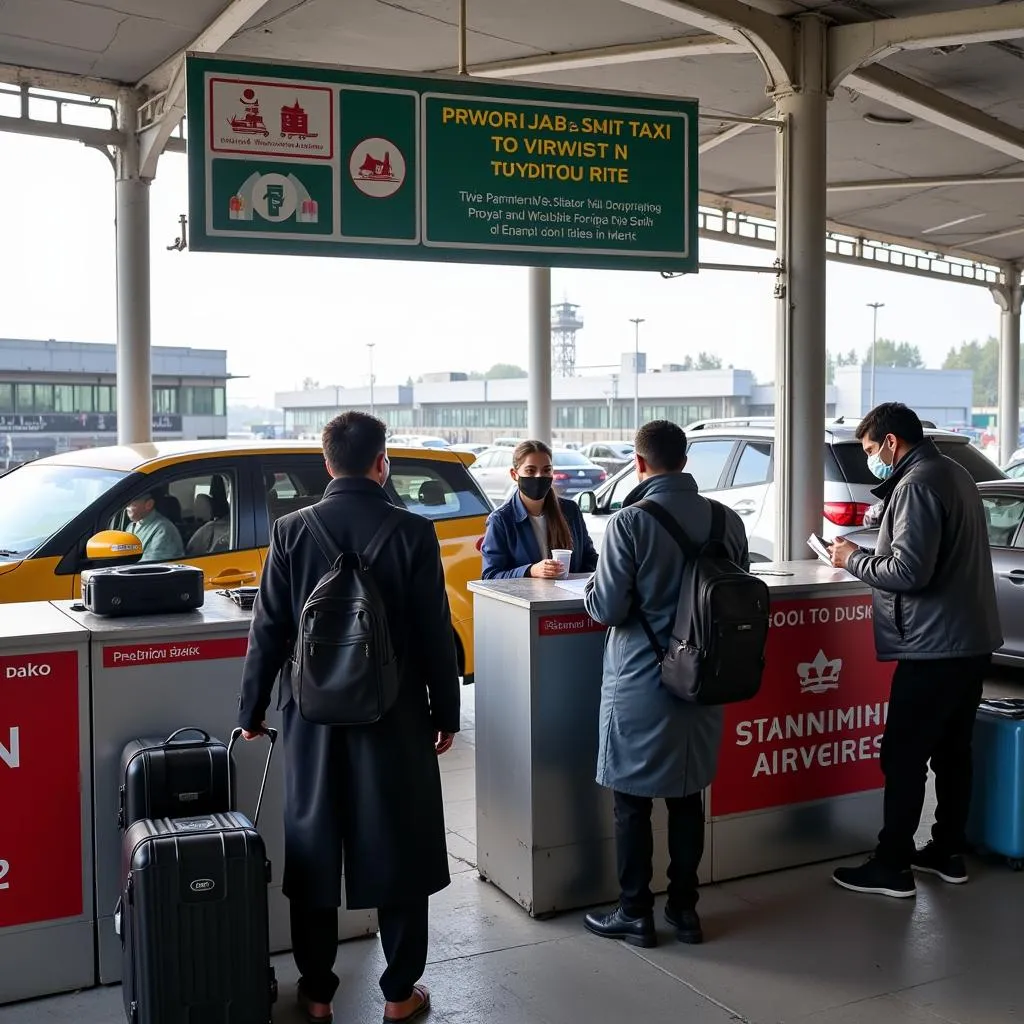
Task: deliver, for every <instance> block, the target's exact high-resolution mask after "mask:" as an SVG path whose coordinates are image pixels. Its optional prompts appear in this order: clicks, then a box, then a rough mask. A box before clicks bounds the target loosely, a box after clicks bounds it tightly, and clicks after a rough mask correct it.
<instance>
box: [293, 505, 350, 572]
mask: <svg viewBox="0 0 1024 1024" xmlns="http://www.w3.org/2000/svg"><path fill="white" fill-rule="evenodd" d="M299 515H300V516H301V517H302V521H303V522H304V523H305V524H306V529H307V530H309V532H310V533H311V534H312V535H313V540H315V541H316V546H317V547H318V548H319V549H320V551H321V553H322V554H323V556H324V558H326V559H327V561H328V562H329V563H330V564H331V565H334V563H335V562H337V561H338V559H339V558H341V548H339V547H338V543H337V541H336V540H335V539H334V538H333V537H332V536H331V535H330V533H328V532H327V527H326V526H324V521H323V520H322V519H321V518H320V513H319V512H317V510H316V506H315V505H307V506H306V507H305V508H303V509H300V510H299Z"/></svg>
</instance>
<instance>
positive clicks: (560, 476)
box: [554, 473, 569, 481]
mask: <svg viewBox="0 0 1024 1024" xmlns="http://www.w3.org/2000/svg"><path fill="white" fill-rule="evenodd" d="M554 478H555V479H556V480H559V481H563V480H568V479H569V474H568V473H556V474H555V477H554Z"/></svg>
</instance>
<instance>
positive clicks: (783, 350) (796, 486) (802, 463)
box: [775, 14, 828, 559]
mask: <svg viewBox="0 0 1024 1024" xmlns="http://www.w3.org/2000/svg"><path fill="white" fill-rule="evenodd" d="M797 21H798V31H797V34H796V43H797V53H796V71H797V76H796V77H797V79H798V81H797V82H795V83H794V84H792V85H788V86H782V87H780V88H779V89H778V90H777V91H776V93H775V103H776V111H777V116H778V117H779V119H780V120H782V121H784V122H785V126H784V127H783V128H782V129H781V130H780V131H779V137H778V144H777V149H776V157H777V159H776V206H777V213H776V224H777V225H778V254H779V258H780V260H781V261H782V266H783V269H784V271H785V290H784V294H783V295H782V296H781V301H780V302H779V311H778V312H779V319H778V324H777V331H776V354H775V359H776V377H775V490H776V513H775V514H776V523H775V540H776V546H775V557H776V558H777V559H790V558H793V559H799V558H811V557H814V556H813V554H812V553H811V551H810V550H809V548H808V547H807V543H806V542H807V537H808V536H809V535H810V534H811V533H812V532H815V533H818V532H820V530H821V521H822V505H823V495H824V490H825V482H824V480H825V465H824V444H823V438H824V428H825V360H826V349H825V199H826V190H825V184H826V181H825V152H826V117H827V103H828V96H827V93H826V88H825V87H826V58H827V46H826V26H825V22H824V20H823V19H822V18H820V17H819V16H818V15H813V14H811V15H805V16H802V17H800V18H799V19H797Z"/></svg>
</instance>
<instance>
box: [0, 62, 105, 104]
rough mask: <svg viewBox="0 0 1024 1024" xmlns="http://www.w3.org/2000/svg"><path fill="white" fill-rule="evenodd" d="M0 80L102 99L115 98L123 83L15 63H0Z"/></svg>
mask: <svg viewBox="0 0 1024 1024" xmlns="http://www.w3.org/2000/svg"><path fill="white" fill-rule="evenodd" d="M0 82H2V83H3V84H4V85H27V86H29V88H31V89H46V90H49V91H50V92H63V93H68V94H69V95H73V96H91V97H94V98H96V99H102V100H116V99H117V98H118V96H120V95H121V90H122V89H123V88H124V85H123V84H122V83H120V82H111V81H108V80H107V79H105V78H88V77H86V76H85V75H65V74H62V73H61V72H59V71H43V70H42V69H40V68H24V67H19V66H18V65H16V64H0Z"/></svg>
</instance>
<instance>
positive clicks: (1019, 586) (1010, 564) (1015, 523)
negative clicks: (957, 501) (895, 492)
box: [849, 479, 1024, 666]
mask: <svg viewBox="0 0 1024 1024" xmlns="http://www.w3.org/2000/svg"><path fill="white" fill-rule="evenodd" d="M978 490H979V492H980V493H981V501H982V504H983V505H984V507H985V518H986V519H987V521H988V541H989V544H990V545H991V547H992V572H993V573H994V575H995V580H996V598H997V600H998V602H999V621H1000V623H1001V625H1002V627H1003V646H1002V648H1001V649H1000V650H999V651H998V652H997V653H996V655H995V660H996V661H997V662H999V663H1001V664H1004V665H1017V666H1020V665H1024V480H1021V479H1014V480H992V481H982V482H980V483H979V484H978ZM849 540H851V541H853V543H854V544H859V545H860V546H861V547H863V548H867V549H868V550H869V551H874V549H875V544H876V542H877V540H878V530H877V529H874V530H858V531H855V532H854V533H851V534H850V535H849Z"/></svg>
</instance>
